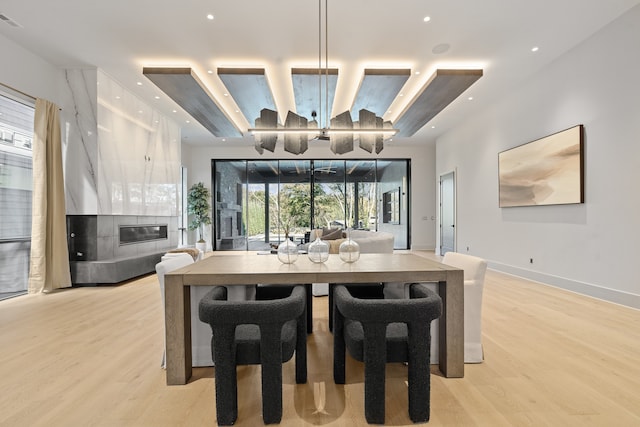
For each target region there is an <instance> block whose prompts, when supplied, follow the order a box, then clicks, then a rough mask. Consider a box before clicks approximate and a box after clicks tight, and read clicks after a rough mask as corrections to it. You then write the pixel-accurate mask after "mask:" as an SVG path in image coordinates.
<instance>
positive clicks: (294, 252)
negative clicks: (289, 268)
mask: <svg viewBox="0 0 640 427" xmlns="http://www.w3.org/2000/svg"><path fill="white" fill-rule="evenodd" d="M278 259H279V260H280V262H282V263H283V264H293V263H294V262H296V260H297V259H298V247H297V246H296V244H295V243H293V242H292V241H291V240H289V238H288V237H287V238H285V239H284V241H283V242H282V243H280V244H279V245H278Z"/></svg>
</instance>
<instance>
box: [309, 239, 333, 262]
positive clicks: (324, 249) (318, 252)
mask: <svg viewBox="0 0 640 427" xmlns="http://www.w3.org/2000/svg"><path fill="white" fill-rule="evenodd" d="M307 256H308V257H309V259H310V260H311V261H313V262H317V263H321V262H325V261H326V260H328V259H329V244H328V243H327V242H325V241H324V240H322V239H320V236H318V237H316V240H314V241H313V242H311V243H310V244H309V247H308V248H307Z"/></svg>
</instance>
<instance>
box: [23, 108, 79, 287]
mask: <svg viewBox="0 0 640 427" xmlns="http://www.w3.org/2000/svg"><path fill="white" fill-rule="evenodd" d="M58 111H59V108H58V106H56V105H55V104H53V103H51V102H49V101H46V100H44V99H37V100H36V111H35V120H34V132H33V205H32V209H33V211H32V220H31V265H30V268H29V293H30V294H34V293H40V292H50V291H52V290H54V289H58V288H65V287H69V286H71V275H70V271H69V252H68V249H67V225H66V217H65V204H64V176H63V169H62V145H61V142H60V117H59V112H58Z"/></svg>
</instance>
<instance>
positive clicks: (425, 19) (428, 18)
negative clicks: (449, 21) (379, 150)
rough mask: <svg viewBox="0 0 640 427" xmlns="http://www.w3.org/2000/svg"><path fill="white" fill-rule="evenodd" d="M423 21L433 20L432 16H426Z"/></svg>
mask: <svg viewBox="0 0 640 427" xmlns="http://www.w3.org/2000/svg"><path fill="white" fill-rule="evenodd" d="M423 21H424V22H429V21H431V17H430V16H425V17H424V19H423Z"/></svg>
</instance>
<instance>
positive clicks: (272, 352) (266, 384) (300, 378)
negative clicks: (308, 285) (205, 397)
mask: <svg viewBox="0 0 640 427" xmlns="http://www.w3.org/2000/svg"><path fill="white" fill-rule="evenodd" d="M305 294H306V292H305V288H304V286H295V287H293V288H291V294H290V295H289V296H287V297H284V298H282V299H272V300H268V301H255V300H253V301H227V289H226V288H225V287H224V286H217V287H215V288H213V289H212V290H211V291H210V292H209V293H207V294H206V295H205V296H204V297H203V298H202V300H201V301H200V305H199V316H200V320H202V321H203V322H205V323H208V324H209V325H210V326H211V330H212V332H213V338H212V339H211V352H212V356H213V360H214V362H215V369H216V381H215V383H216V414H217V420H218V424H219V425H231V424H233V423H234V422H235V421H236V419H237V417H238V390H237V382H236V381H237V378H236V365H249V364H260V365H262V369H261V370H262V419H263V420H264V422H265V424H271V423H279V422H280V420H281V419H282V363H283V362H286V361H288V360H289V359H291V358H292V357H293V353H294V352H295V355H296V359H295V360H296V383H298V384H301V383H306V382H307V332H306V314H305V306H306V302H305Z"/></svg>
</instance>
